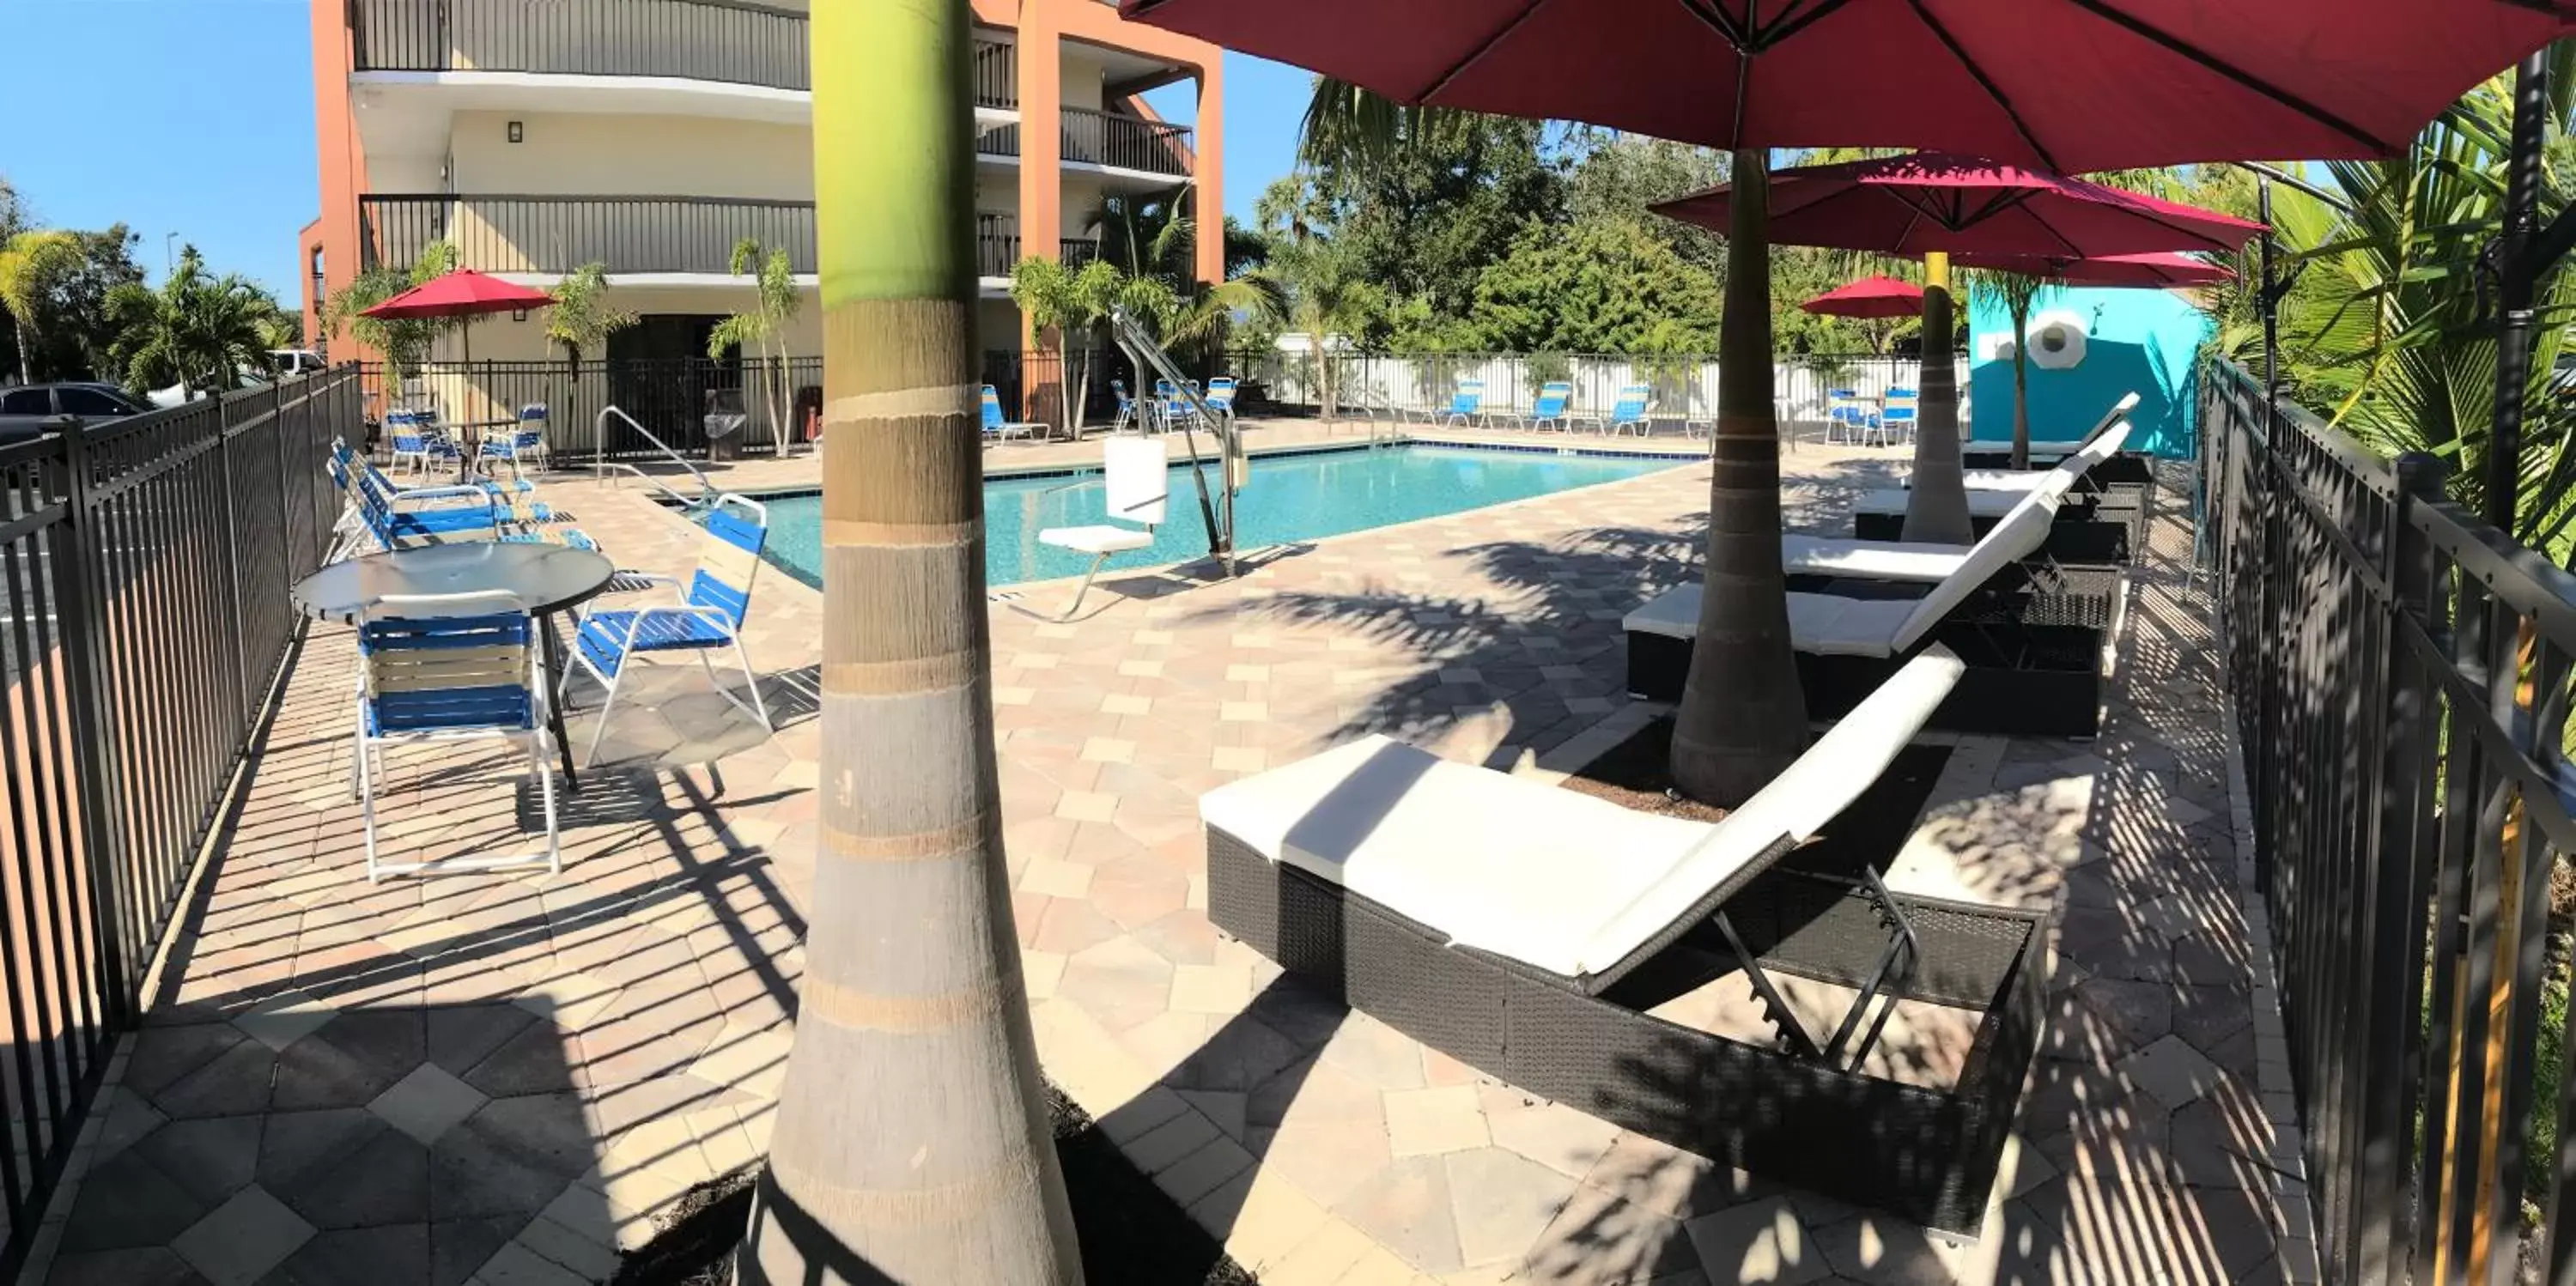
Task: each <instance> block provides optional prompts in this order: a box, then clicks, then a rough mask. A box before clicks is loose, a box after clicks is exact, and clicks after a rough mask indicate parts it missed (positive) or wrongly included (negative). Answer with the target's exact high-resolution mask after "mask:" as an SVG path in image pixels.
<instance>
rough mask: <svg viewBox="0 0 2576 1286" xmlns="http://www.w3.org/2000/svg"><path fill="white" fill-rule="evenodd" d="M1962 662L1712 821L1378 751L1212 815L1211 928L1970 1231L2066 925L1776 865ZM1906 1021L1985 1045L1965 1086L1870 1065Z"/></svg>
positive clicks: (1669, 1136)
mask: <svg viewBox="0 0 2576 1286" xmlns="http://www.w3.org/2000/svg"><path fill="white" fill-rule="evenodd" d="M1961 669H1962V666H1961V664H1960V662H1959V660H1958V658H1956V657H1954V656H1952V655H1950V654H1949V653H1948V652H1947V651H1945V650H1943V649H1940V648H1933V649H1931V650H1929V651H1927V652H1925V653H1924V654H1923V655H1922V656H1919V657H1917V658H1916V659H1915V660H1914V661H1912V662H1911V663H1909V664H1908V665H1907V667H1906V668H1905V669H1904V670H1903V671H1902V672H1901V673H1899V674H1898V675H1896V676H1895V677H1893V678H1891V679H1890V680H1889V681H1888V683H1887V684H1886V685H1885V686H1884V687H1883V688H1882V689H1881V690H1880V691H1879V692H1877V693H1876V694H1874V695H1873V696H1872V697H1871V698H1870V699H1869V700H1868V701H1866V702H1863V703H1862V704H1861V705H1860V706H1859V707H1858V708H1856V709H1855V710H1853V711H1852V713H1851V715H1850V717H1848V718H1846V719H1844V720H1843V721H1842V722H1841V723H1840V724H1838V725H1836V726H1835V727H1833V728H1832V729H1830V730H1828V731H1827V732H1826V733H1825V734H1824V735H1823V736H1822V737H1820V738H1819V739H1818V740H1817V741H1816V742H1815V744H1814V745H1813V746H1812V747H1810V748H1809V749H1808V751H1807V752H1806V754H1805V755H1804V756H1803V757H1801V758H1800V759H1799V760H1798V761H1797V762H1796V763H1795V764H1794V765H1792V766H1791V767H1790V768H1789V769H1788V770H1787V771H1786V772H1784V773H1783V774H1781V776H1780V777H1779V778H1778V779H1777V780H1775V781H1774V782H1772V784H1771V785H1770V786H1769V787H1767V788H1765V789H1764V790H1763V791H1762V792H1761V793H1760V794H1758V795H1756V796H1755V797H1754V798H1753V799H1751V800H1749V801H1747V802H1746V803H1745V805H1744V806H1743V807H1741V808H1739V809H1736V810H1735V811H1734V812H1733V813H1731V814H1729V815H1728V816H1727V817H1726V818H1725V819H1724V820H1723V821H1721V822H1718V823H1715V824H1709V823H1704V822H1693V821H1686V820H1682V819H1679V818H1672V817H1658V816H1652V815H1649V814H1645V813H1640V812H1634V811H1631V810H1628V809H1625V808H1622V807H1620V806H1618V805H1616V804H1613V803H1611V802H1609V801H1607V800H1602V799H1597V798H1593V797H1590V796H1587V795H1583V794H1579V793H1577V792H1574V791H1570V790H1564V789H1559V788H1556V787H1553V786H1549V785H1546V784H1543V783H1540V782H1537V781H1532V780H1529V779H1526V778H1519V777H1513V776H1509V775H1506V774H1503V773H1499V772H1494V771H1491V770H1488V769H1483V768H1476V767H1471V766H1468V765H1465V764H1458V763H1451V762H1448V761H1444V760H1441V759H1439V758H1438V757H1436V756H1434V755H1431V754H1429V753H1428V752H1425V751H1422V750H1419V749H1416V748H1414V747H1411V746H1406V745H1402V744H1399V743H1397V742H1394V741H1390V740H1388V739H1386V738H1384V737H1369V738H1365V739H1362V740H1360V741H1356V742H1352V743H1350V744H1347V745H1344V746H1341V747H1339V748H1337V749H1334V750H1331V751H1327V752H1325V753H1324V754H1321V755H1317V756H1314V757H1312V758H1309V759H1305V760H1301V761H1299V762H1297V763H1293V764H1288V765H1285V766H1283V767H1280V768H1277V769H1274V770H1272V771H1270V772H1266V773H1262V774H1259V775H1257V776H1254V777H1250V778H1246V779H1244V780H1242V781H1239V782H1235V783H1233V784H1230V785H1227V786H1223V787H1220V788H1218V789H1216V790H1214V791H1211V792H1209V793H1208V794H1207V795H1205V796H1204V797H1203V798H1202V799H1201V800H1200V804H1199V813H1200V817H1201V819H1202V821H1204V822H1205V824H1206V827H1207V839H1208V859H1207V860H1208V915H1209V918H1210V919H1211V920H1213V921H1214V922H1215V924H1216V926H1217V927H1218V928H1220V929H1222V930H1224V931H1225V932H1227V933H1229V934H1232V935H1233V936H1235V937H1236V938H1239V939H1241V940H1242V941H1244V942H1246V943H1248V944H1250V945H1251V946H1253V947H1254V948H1256V949H1258V950H1260V951H1261V952H1262V953H1263V954H1265V955H1267V956H1269V957H1270V958H1272V959H1274V960H1276V961H1278V962H1279V963H1280V964H1281V965H1282V966H1283V967H1284V968H1286V969H1287V970H1288V971H1289V972H1291V973H1294V974H1296V975H1298V976H1300V977H1302V978H1305V979H1307V980H1309V981H1311V982H1313V983H1315V984H1317V985H1320V986H1322V987H1324V988H1326V989H1328V990H1330V991H1332V992H1333V993H1334V994H1336V995H1337V996H1339V997H1340V998H1342V999H1343V1000H1345V1001H1347V1003H1349V1004H1350V1005H1352V1006H1353V1007H1355V1008H1357V1009H1360V1010H1362V1011H1364V1012H1366V1013H1369V1014H1371V1015H1373V1016H1375V1017H1376V1018H1378V1019H1380V1020H1382V1021H1384V1022H1386V1023H1388V1024H1390V1025H1392V1026H1394V1027H1396V1028H1398V1029H1399V1030H1402V1031H1404V1032H1406V1033H1408V1034H1410V1035H1411V1036H1413V1037H1414V1038H1415V1039H1417V1040H1420V1041H1422V1042H1423V1043H1425V1044H1427V1045H1430V1046H1432V1047H1434V1048H1437V1049H1439V1050H1441V1051H1443V1052H1445V1053H1448V1054H1450V1055H1452V1056H1453V1057H1456V1058H1458V1059H1460V1060H1462V1061H1464V1062H1466V1063H1468V1064H1470V1065H1472V1066H1474V1067H1476V1068H1478V1069H1480V1070H1482V1071H1484V1072H1486V1073H1489V1074H1491V1075H1493V1076H1496V1077H1498V1078H1500V1079H1502V1080H1504V1081H1507V1082H1509V1083H1511V1084H1513V1085H1516V1086H1519V1087H1520V1088H1522V1089H1524V1090H1528V1091H1530V1092H1533V1093H1536V1094H1541V1095H1545V1096H1547V1097H1549V1098H1553V1099H1556V1100H1558V1101H1560V1102H1563V1103H1566V1104H1568V1105H1571V1106H1573V1107H1576V1108H1580V1109H1582V1110H1583V1111H1586V1112H1589V1113H1591V1114H1593V1115H1595V1116H1598V1117H1600V1118H1602V1119H1604V1120H1607V1121H1610V1122H1613V1123H1615V1124H1618V1125H1620V1126H1623V1127H1625V1128H1628V1129H1632V1130H1636V1131H1639V1132H1641V1133H1644V1134H1648V1135H1650V1136H1652V1137H1655V1138H1658V1139H1661V1140H1663V1141H1665V1142H1667V1143H1670V1144H1673V1145H1674V1146H1677V1147H1683V1148H1687V1149H1689V1150H1691V1151H1694V1152H1697V1153H1699V1154H1701V1155H1703V1156H1707V1157H1709V1158H1712V1159H1714V1160H1716V1161H1718V1162H1719V1163H1720V1164H1723V1165H1733V1166H1741V1167H1743V1168H1745V1169H1748V1170H1751V1171H1753V1172H1755V1173H1758V1174H1762V1175H1765V1176H1768V1177H1772V1178H1777V1179H1781V1180H1785V1181H1789V1182H1793V1183H1798V1184H1801V1185H1804V1186H1807V1187H1811V1188H1814V1189H1816V1190H1818V1191H1822V1192H1825V1193H1828V1194H1831V1195H1835V1196H1838V1197H1842V1198H1844V1199H1847V1200H1853V1201H1859V1202H1863V1203H1866V1204H1870V1205H1875V1206H1880V1207H1884V1208H1886V1209H1889V1210H1893V1211H1896V1212H1899V1213H1901V1214H1904V1215H1906V1216H1907V1217H1909V1218H1913V1219H1916V1220H1919V1221H1922V1222H1924V1223H1927V1224H1929V1225H1931V1226H1933V1227H1936V1228H1941V1229H1944V1230H1947V1231H1950V1232H1954V1233H1965V1234H1973V1232H1974V1230H1975V1229H1976V1228H1977V1226H1978V1222H1979V1219H1980V1217H1981V1214H1982V1211H1983V1210H1984V1208H1985V1203H1986V1199H1987V1194H1988V1190H1989V1188H1990V1187H1991V1186H1992V1184H1993V1181H1994V1177H1995V1167H1996V1164H1997V1158H1998V1156H1999V1155H2000V1152H2001V1149H2002V1146H2003V1142H2004V1137H2005V1132H2006V1130H2007V1128H2008V1126H2009V1124H2010V1122H2011V1119H2012V1115H2013V1107H2014V1101H2015V1099H2016V1097H2017V1095H2018V1094H2019V1092H2020V1086H2021V1082H2022V1078H2023V1075H2024V1073H2025V1072H2026V1071H2027V1070H2028V1067H2029V1063H2030V1059H2031V1055H2032V1051H2033V1050H2034V1048H2035V1047H2036V1043H2037V1040H2038V1036H2039V1029H2040V1025H2041V1022H2042V1015H2041V1011H2040V999H2041V987H2042V983H2043V979H2042V978H2041V977H2040V974H2041V971H2042V968H2043V964H2042V956H2041V954H2040V953H2041V950H2042V946H2043V943H2044V941H2045V936H2044V933H2043V930H2044V928H2045V922H2046V917H2045V916H2044V915H2041V914H2039V913H2035V912H2025V911H2019V910H2012V909H2005V908H1997V907H1988V906H1980V905H1974V904H1968V903H1958V902H1949V901H1943V900H1938V899H1933V898H1925V897H1916V896H1911V895H1907V894H1899V893H1891V892H1889V890H1888V889H1887V887H1886V886H1885V884H1883V883H1882V882H1881V881H1880V879H1879V878H1878V876H1877V874H1876V873H1875V870H1874V868H1873V869H1869V870H1864V871H1863V872H1862V873H1861V877H1860V878H1859V879H1857V880H1854V879H1838V878H1832V877H1829V876H1825V875H1820V874H1813V873H1807V872H1800V871H1794V870H1788V869H1774V868H1775V867H1776V866H1777V865H1778V864H1779V863H1780V861H1781V859H1782V858H1783V857H1785V856H1787V855H1788V854H1789V853H1790V852H1791V851H1792V850H1793V849H1795V848H1797V847H1798V846H1799V845H1800V844H1801V843H1802V842H1803V841H1805V840H1806V839H1807V838H1808V837H1810V836H1812V835H1814V834H1815V833H1816V832H1817V831H1818V830H1819V829H1822V828H1824V827H1825V826H1826V825H1827V824H1828V823H1829V822H1830V821H1831V820H1832V819H1833V818H1834V817H1836V816H1837V815H1838V814H1840V813H1842V812H1843V810H1844V809H1845V808H1847V807H1848V806H1850V805H1851V803H1852V801H1853V800H1854V799H1856V798H1858V797H1859V796H1860V795H1861V794H1862V793H1863V791H1865V790H1866V789H1867V788H1868V787H1869V786H1870V784H1871V783H1872V782H1873V781H1875V780H1876V779H1877V778H1878V777H1879V775H1880V774H1881V773H1882V772H1884V771H1885V769H1886V767H1887V765H1888V764H1889V763H1890V762H1891V761H1892V760H1893V759H1894V757H1895V756H1896V754H1897V753H1898V751H1900V750H1901V749H1903V748H1904V747H1905V745H1906V744H1907V743H1908V742H1909V741H1910V740H1911V739H1912V738H1913V737H1914V735H1915V734H1916V732H1917V731H1918V730H1920V729H1921V727H1922V726H1923V723H1924V721H1925V720H1926V719H1927V718H1928V717H1929V716H1930V715H1931V712H1932V710H1933V709H1934V707H1936V706H1937V705H1939V704H1940V702H1941V699H1942V698H1943V696H1944V695H1946V694H1947V693H1948V692H1949V690H1950V688H1951V686H1952V685H1953V684H1954V683H1955V682H1956V681H1957V680H1958V677H1959V675H1960V672H1961ZM1886 856H1893V855H1892V854H1889V855H1886ZM1879 860H1882V861H1883V860H1884V858H1883V857H1882V858H1881V859H1879ZM1819 983H1821V984H1827V985H1828V986H1830V987H1834V988H1840V989H1841V990H1833V991H1827V992H1822V993H1821V994H1827V995H1830V996H1832V997H1835V998H1836V999H1837V1000H1839V999H1840V998H1843V997H1849V998H1850V1000H1849V1007H1848V1009H1846V1010H1844V1011H1842V1012H1841V1014H1840V1017H1839V1020H1838V1021H1837V1020H1836V1017H1835V1015H1834V1013H1833V1012H1832V1011H1831V1010H1830V1009H1826V1010H1824V1011H1823V1012H1818V1010H1817V1007H1816V1006H1815V1005H1814V1004H1812V1003H1808V1004H1807V1005H1806V1008H1807V1013H1808V1016H1807V1017H1806V1018H1803V1019H1802V1018H1801V1017H1799V1015H1798V1012H1797V1010H1798V1007H1799V1005H1800V1004H1801V1003H1802V1002H1800V1001H1798V1000H1796V999H1793V998H1787V996H1786V993H1789V992H1793V991H1798V990H1799V989H1800V988H1807V989H1809V990H1808V991H1805V992H1801V993H1800V994H1808V995H1813V994H1819V993H1818V992H1817V990H1816V984H1819ZM1738 987H1740V988H1742V992H1741V994H1743V995H1744V996H1746V997H1747V999H1746V1001H1745V1003H1746V1004H1747V1005H1748V1006H1752V1005H1758V1007H1759V1012H1760V1014H1761V1015H1762V1018H1761V1019H1748V1020H1747V1022H1748V1026H1747V1029H1745V1030H1741V1031H1739V1032H1737V1034H1736V1035H1727V1034H1720V1033H1719V1032H1718V1031H1713V1030H1706V1029H1703V1028H1701V1027H1696V1026H1691V1025H1686V1024H1684V1023H1681V1022H1675V1021H1668V1020H1667V1019H1666V1018H1665V1017H1661V1016H1658V1014H1657V1013H1650V1012H1648V1011H1649V1010H1655V1009H1657V1008H1658V1006H1660V1005H1664V1004H1666V1003H1667V1002H1668V1001H1669V1000H1670V998H1671V997H1674V996H1681V995H1691V994H1700V993H1699V992H1698V991H1696V990H1695V989H1700V988H1727V989H1733V988H1738ZM1729 994H1738V993H1736V992H1734V991H1732V990H1730V991H1729ZM1899 1006H1909V1007H1913V1006H1936V1007H1942V1012H1945V1013H1949V1014H1951V1015H1953V1016H1954V1017H1956V1018H1957V1019H1958V1020H1959V1023H1960V1026H1961V1029H1962V1030H1963V1031H1965V1032H1967V1033H1969V1034H1968V1035H1966V1036H1964V1037H1963V1038H1962V1039H1961V1041H1960V1042H1959V1043H1960V1044H1961V1045H1963V1046H1964V1052H1963V1053H1962V1054H1961V1056H1960V1059H1959V1061H1958V1063H1957V1067H1956V1073H1955V1075H1954V1076H1952V1077H1950V1078H1948V1079H1947V1082H1946V1083H1943V1084H1921V1083H1909V1082H1907V1081H1904V1080H1900V1079H1895V1078H1892V1077H1888V1076H1881V1075H1875V1074H1872V1073H1871V1072H1870V1071H1868V1070H1866V1069H1865V1067H1864V1064H1865V1063H1866V1062H1867V1060H1868V1057H1869V1055H1870V1051H1871V1048H1872V1046H1873V1044H1874V1042H1876V1041H1877V1040H1878V1039H1879V1038H1880V1037H1881V1035H1882V1034H1883V1032H1884V1031H1885V1029H1886V1027H1887V1023H1888V1019H1887V1017H1886V1015H1888V1014H1889V1013H1892V1012H1895V1011H1896V1010H1897V1009H1898V1007H1899ZM1908 1012H1919V1011H1918V1010H1915V1009H1911V1008H1909V1010H1908ZM1764 1020H1767V1023H1768V1027H1767V1028H1766V1027H1764V1026H1763V1025H1762V1024H1763V1022H1764Z"/></svg>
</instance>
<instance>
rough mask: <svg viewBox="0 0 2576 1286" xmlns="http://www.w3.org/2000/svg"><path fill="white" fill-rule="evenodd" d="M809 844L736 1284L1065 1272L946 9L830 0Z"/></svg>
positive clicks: (1070, 1258) (1076, 1276)
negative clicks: (1014, 798)
mask: <svg viewBox="0 0 2576 1286" xmlns="http://www.w3.org/2000/svg"><path fill="white" fill-rule="evenodd" d="M810 38H811V46H810V48H811V49H812V58H813V64H814V65H813V72H814V75H813V83H814V107H813V111H814V156H815V165H814V170H815V227H816V232H817V234H818V235H817V241H818V244H819V247H820V249H821V252H822V264H821V267H822V275H823V276H822V283H823V289H822V303H823V348H824V367H823V380H824V394H825V398H824V406H825V408H826V410H825V413H826V415H828V416H829V417H830V419H831V427H830V429H829V430H828V431H827V432H826V433H825V434H824V435H823V444H824V445H823V583H824V598H823V611H824V628H823V676H822V688H823V712H822V723H823V743H822V774H823V776H822V787H821V789H820V791H819V794H820V797H821V807H822V816H821V821H822V825H821V827H820V829H821V832H822V836H823V839H822V842H821V847H820V851H819V852H818V853H817V855H816V864H817V871H816V875H815V880H814V896H815V898H816V904H815V906H814V913H813V914H812V915H811V916H810V917H809V919H810V921H811V928H810V929H809V930H808V937H807V941H806V946H805V950H806V961H807V964H806V971H805V980H804V985H803V991H802V994H801V996H800V998H799V1006H798V1012H797V1020H796V1044H795V1049H794V1052H793V1053H792V1054H791V1055H790V1057H789V1059H788V1063H787V1080H786V1084H785V1086H784V1088H783V1089H782V1091H781V1094H780V1099H779V1107H778V1125H777V1129H776V1131H775V1133H774V1134H773V1135H772V1138H771V1143H770V1154H769V1165H768V1168H767V1169H766V1170H765V1171H764V1173H763V1175H762V1177H761V1181H760V1186H759V1188H758V1190H757V1193H756V1196H755V1198H754V1210H753V1214H752V1222H751V1228H750V1230H749V1233H748V1234H747V1237H746V1239H745V1242H744V1247H743V1251H742V1253H741V1255H740V1256H739V1258H738V1261H737V1264H738V1268H739V1269H740V1276H741V1279H742V1280H743V1281H745V1282H747V1283H776V1284H777V1286H803V1284H804V1283H808V1282H822V1281H836V1282H877V1281H884V1282H923V1283H950V1282H954V1283H961V1284H962V1283H968V1282H973V1283H979V1284H980V1283H992V1284H993V1286H1068V1284H1071V1283H1078V1282H1080V1281H1081V1280H1082V1268H1081V1262H1080V1257H1079V1256H1078V1254H1077V1253H1076V1248H1075V1243H1074V1233H1073V1216H1072V1213H1071V1209H1070V1207H1069V1206H1068V1205H1067V1204H1066V1202H1065V1194H1064V1178H1063V1175H1062V1174H1061V1172H1060V1171H1059V1170H1058V1169H1057V1166H1056V1159H1055V1150H1054V1147H1053V1143H1052V1138H1051V1132H1050V1130H1049V1128H1048V1123H1047V1112H1046V1106H1045V1100H1044V1098H1043V1093H1042V1086H1041V1082H1040V1081H1039V1079H1038V1067H1037V1042H1036V1039H1035V1037H1034V1036H1033V1034H1032V1033H1031V1030H1030V1025H1029V1011H1028V997H1027V994H1026V992H1025V991H1024V989H1023V986H1022V983H1021V976H1020V959H1019V948H1018V945H1017V944H1018V941H1019V938H1018V934H1017V932H1016V931H1015V930H1014V929H1013V927H1012V923H1011V900H1010V878H1009V875H1008V874H1007V872H1006V870H1005V868H1004V864H1003V857H1002V824H1001V800H1000V789H999V786H998V784H997V781H996V778H995V774H994V763H993V710H992V642H991V639H990V637H989V634H988V632H987V623H986V618H985V614H984V613H985V602H984V542H983V491H982V488H981V487H980V486H979V485H978V484H979V481H980V479H981V476H982V459H981V448H980V441H979V439H980V437H981V435H980V433H979V431H978V429H977V415H976V406H975V386H976V378H975V376H976V356H977V355H976V349H975V256H974V241H973V226H974V219H973V213H974V182H975V159H974V148H973V137H974V135H973V132H972V131H973V120H972V108H971V106H970V103H971V99H970V97H969V86H970V84H971V82H970V79H969V71H968V66H969V63H968V59H969V57H970V54H971V51H972V48H973V38H972V36H971V35H970V34H969V15H968V12H967V7H966V6H965V5H964V4H962V3H953V2H950V3H929V2H927V0H909V2H907V3H885V2H884V0H825V2H824V3H820V4H817V5H815V6H814V10H813V19H812V26H811V33H810Z"/></svg>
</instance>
